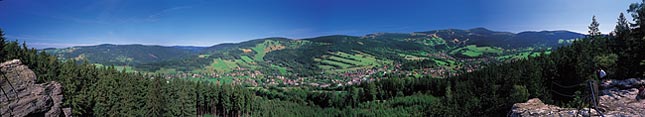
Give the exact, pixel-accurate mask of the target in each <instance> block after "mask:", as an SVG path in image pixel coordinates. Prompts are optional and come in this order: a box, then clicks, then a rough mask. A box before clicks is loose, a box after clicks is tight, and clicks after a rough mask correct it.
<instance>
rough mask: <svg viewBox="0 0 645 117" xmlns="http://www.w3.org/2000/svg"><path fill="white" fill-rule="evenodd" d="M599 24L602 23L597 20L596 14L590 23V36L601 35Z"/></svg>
mask: <svg viewBox="0 0 645 117" xmlns="http://www.w3.org/2000/svg"><path fill="white" fill-rule="evenodd" d="M598 26H600V24H599V23H598V21H596V16H595V15H594V16H593V17H592V18H591V24H590V25H589V36H590V37H592V38H593V37H596V36H600V30H599V29H598Z"/></svg>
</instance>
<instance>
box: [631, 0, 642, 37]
mask: <svg viewBox="0 0 645 117" xmlns="http://www.w3.org/2000/svg"><path fill="white" fill-rule="evenodd" d="M627 12H629V13H631V15H632V18H634V22H636V23H635V24H632V27H634V28H635V29H636V30H638V32H640V33H643V32H645V28H643V27H645V0H643V1H642V2H641V3H632V4H631V5H629V9H628V10H627Z"/></svg>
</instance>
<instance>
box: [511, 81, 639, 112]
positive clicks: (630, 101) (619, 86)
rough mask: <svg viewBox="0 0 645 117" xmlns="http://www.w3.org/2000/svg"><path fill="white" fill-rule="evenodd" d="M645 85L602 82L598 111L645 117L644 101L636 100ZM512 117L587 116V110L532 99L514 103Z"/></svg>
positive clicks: (630, 82)
mask: <svg viewBox="0 0 645 117" xmlns="http://www.w3.org/2000/svg"><path fill="white" fill-rule="evenodd" d="M644 84H645V79H636V78H631V79H626V80H604V81H603V82H602V83H601V84H600V86H601V87H602V88H603V90H602V93H601V96H599V105H598V106H599V110H600V111H601V112H602V114H603V115H605V116H607V117H642V116H645V100H643V99H641V100H637V95H638V93H639V90H638V88H640V86H642V85H644ZM510 114H511V116H514V117H527V116H528V117H532V116H549V117H552V116H564V117H573V116H589V115H590V114H589V109H588V108H584V109H581V110H578V109H575V108H560V107H558V106H554V105H548V104H544V103H542V101H540V99H537V98H533V99H530V100H529V101H527V102H526V103H516V104H514V105H513V109H512V110H511V113H510ZM591 116H600V113H598V112H596V111H595V110H593V109H592V110H591Z"/></svg>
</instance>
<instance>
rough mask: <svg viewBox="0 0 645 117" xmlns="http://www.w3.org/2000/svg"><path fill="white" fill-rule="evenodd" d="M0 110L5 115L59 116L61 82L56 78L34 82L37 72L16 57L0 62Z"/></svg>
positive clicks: (60, 111)
mask: <svg viewBox="0 0 645 117" xmlns="http://www.w3.org/2000/svg"><path fill="white" fill-rule="evenodd" d="M0 73H1V74H0V75H1V76H0V87H1V88H2V94H0V112H1V115H2V116H3V117H8V116H18V117H20V116H46V117H52V116H61V115H65V114H63V111H62V109H61V107H62V101H63V93H62V86H61V84H60V83H57V82H53V81H52V82H48V83H42V84H35V82H36V75H35V74H34V72H33V71H32V70H30V69H29V68H28V67H27V66H26V65H22V63H21V62H20V61H19V60H12V61H8V62H4V63H2V64H0Z"/></svg>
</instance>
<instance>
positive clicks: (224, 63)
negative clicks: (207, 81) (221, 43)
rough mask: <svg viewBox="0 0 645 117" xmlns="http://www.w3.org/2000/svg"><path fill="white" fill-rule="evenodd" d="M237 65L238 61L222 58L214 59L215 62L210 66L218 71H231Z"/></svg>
mask: <svg viewBox="0 0 645 117" xmlns="http://www.w3.org/2000/svg"><path fill="white" fill-rule="evenodd" d="M237 67H238V65H237V64H236V62H234V61H231V60H223V59H221V58H217V59H213V63H211V65H210V66H209V68H210V69H211V70H214V71H216V72H217V73H226V72H230V71H232V70H233V69H235V68H237Z"/></svg>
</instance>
